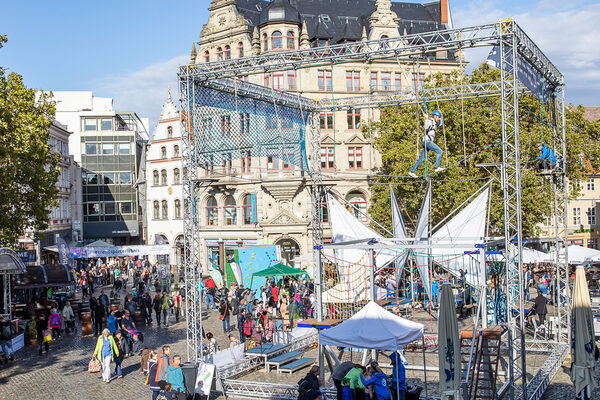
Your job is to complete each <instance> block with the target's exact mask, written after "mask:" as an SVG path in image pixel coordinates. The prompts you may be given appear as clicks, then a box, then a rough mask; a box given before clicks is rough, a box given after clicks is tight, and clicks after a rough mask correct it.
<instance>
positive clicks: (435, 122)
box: [408, 110, 445, 178]
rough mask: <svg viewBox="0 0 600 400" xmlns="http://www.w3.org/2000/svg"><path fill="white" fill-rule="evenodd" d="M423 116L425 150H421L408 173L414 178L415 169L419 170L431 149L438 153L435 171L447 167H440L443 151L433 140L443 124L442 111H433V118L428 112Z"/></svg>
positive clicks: (415, 175)
mask: <svg viewBox="0 0 600 400" xmlns="http://www.w3.org/2000/svg"><path fill="white" fill-rule="evenodd" d="M423 116H424V117H425V135H424V136H423V151H421V155H420V156H419V159H418V160H417V162H416V163H415V165H413V167H412V168H411V169H410V172H409V173H408V175H410V176H411V177H413V178H416V177H417V174H415V171H416V170H417V168H419V165H421V163H422V162H423V161H424V160H425V158H426V157H427V152H428V151H429V150H432V151H435V153H436V156H435V172H440V171H443V170H445V168H442V167H440V162H441V161H442V153H443V151H442V149H440V147H439V146H438V145H437V144H435V143H434V142H433V140H434V139H435V133H436V131H437V129H438V128H439V127H440V126H441V125H442V113H441V112H440V111H438V110H435V111H434V112H433V113H431V118H429V116H428V115H427V114H423Z"/></svg>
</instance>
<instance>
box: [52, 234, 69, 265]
mask: <svg viewBox="0 0 600 400" xmlns="http://www.w3.org/2000/svg"><path fill="white" fill-rule="evenodd" d="M56 247H57V248H58V262H59V263H61V264H62V265H69V263H70V261H71V253H70V252H69V246H67V242H65V239H63V238H61V237H59V238H57V239H56Z"/></svg>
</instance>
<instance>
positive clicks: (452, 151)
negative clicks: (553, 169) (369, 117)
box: [365, 64, 600, 236]
mask: <svg viewBox="0 0 600 400" xmlns="http://www.w3.org/2000/svg"><path fill="white" fill-rule="evenodd" d="M463 79H464V80H463V81H462V82H464V83H465V84H471V83H479V82H493V81H499V80H500V72H499V71H498V70H495V69H492V68H490V67H489V66H488V65H487V64H482V65H481V66H480V67H478V68H477V69H475V70H474V71H473V73H472V74H471V75H469V76H466V77H464V78H463ZM460 83H461V81H460V78H459V76H458V74H456V73H455V74H453V75H452V76H451V77H450V78H449V79H448V78H447V77H446V79H444V77H443V76H442V75H441V74H438V75H434V76H432V77H430V78H429V79H428V82H427V83H426V87H427V86H450V85H457V84H460ZM551 103H552V101H549V102H547V104H542V102H541V101H539V100H538V99H537V98H536V97H534V96H533V95H523V96H521V102H520V105H519V121H520V122H519V123H520V151H521V160H522V162H525V163H526V165H524V167H523V168H522V187H523V190H522V216H523V232H524V235H525V236H532V235H534V234H535V226H536V224H538V223H540V222H541V221H543V217H544V216H550V215H552V209H553V195H552V183H551V180H550V178H548V177H543V176H540V174H539V171H538V170H536V169H535V168H534V164H536V163H535V161H534V160H535V158H536V157H537V156H538V155H539V152H538V149H537V145H538V144H540V143H541V142H544V143H545V144H547V145H548V146H549V147H550V148H553V146H554V135H555V133H554V131H555V129H560V128H556V126H557V125H560V122H558V121H556V118H558V117H557V116H555V115H553V114H554V113H551V111H552V110H553V109H554V107H553V106H552V105H551ZM500 104H501V99H500V97H499V96H496V97H487V98H477V99H458V100H454V101H444V102H436V101H435V100H434V101H433V102H429V103H428V104H427V107H428V111H429V113H431V112H432V111H433V110H434V109H439V110H440V111H441V112H442V114H443V116H444V127H443V128H440V129H438V132H437V135H436V139H435V142H436V143H437V144H438V145H439V146H440V147H441V148H442V150H444V155H443V158H442V164H441V166H442V167H448V169H447V170H446V171H443V172H440V173H435V174H433V175H432V195H433V197H432V198H433V201H432V212H433V215H432V220H433V223H434V225H435V224H436V223H437V222H439V221H441V220H442V219H443V218H444V217H445V216H446V215H448V213H450V212H451V211H452V210H454V209H455V208H456V207H458V206H459V205H460V204H461V203H463V202H464V201H465V200H466V199H467V198H468V197H469V196H471V195H472V194H473V193H474V192H475V191H477V190H478V189H479V188H480V187H481V186H482V185H483V184H485V183H486V182H487V181H488V180H489V179H490V178H491V177H492V176H491V175H490V172H491V173H492V174H494V175H495V176H496V177H497V178H498V180H495V181H494V183H493V184H492V199H491V211H490V232H489V234H490V235H503V233H504V231H503V229H504V228H503V227H504V225H503V219H504V217H503V216H504V212H503V205H504V200H503V194H502V191H501V188H500V184H499V177H500V174H499V169H498V168H495V167H492V168H488V169H487V170H486V169H484V168H478V167H476V166H475V165H476V164H481V163H499V162H501V161H502V147H501V138H502V131H501V129H502V125H501V115H502V114H501V106H500ZM583 111H584V108H583V107H582V106H579V107H572V106H571V107H568V108H567V113H566V128H567V131H566V133H567V170H568V176H569V181H570V182H576V181H579V180H580V179H581V178H582V176H583V174H585V173H588V172H591V171H592V170H594V169H597V168H598V167H599V166H600V157H599V156H600V141H599V139H600V124H598V123H592V122H589V121H587V120H586V119H585V118H584V117H583ZM422 112H423V105H422V104H421V105H416V106H403V107H401V108H399V107H389V108H386V109H385V110H383V111H382V114H381V117H380V120H379V121H377V122H372V123H371V124H370V126H368V127H365V132H371V134H372V135H373V141H374V144H375V147H376V148H377V150H378V151H379V153H380V154H381V158H382V168H381V170H380V171H379V177H378V178H377V180H376V183H375V184H374V186H373V197H372V201H371V205H370V208H369V212H370V214H371V216H372V217H373V218H374V219H375V220H377V221H378V222H380V223H382V224H383V225H384V226H386V227H391V213H390V194H389V185H392V187H393V188H394V190H395V193H396V196H397V198H398V200H399V202H400V205H401V207H402V208H404V212H405V219H406V221H405V222H406V224H407V226H408V227H409V228H410V227H413V226H414V224H416V218H417V216H418V213H419V209H420V205H421V202H422V200H423V197H424V194H425V191H426V183H425V179H422V178H421V179H413V178H407V175H408V172H409V170H410V168H411V166H412V165H413V163H414V162H415V160H416V159H417V156H418V151H419V152H420V151H421V138H422V136H423V116H422ZM542 121H543V123H542ZM557 134H559V135H560V132H557ZM434 160H435V153H434V152H430V153H429V163H428V170H429V172H432V171H433V169H434ZM425 164H426V163H425V162H424V163H423V164H422V165H421V166H420V167H419V169H418V170H417V174H419V175H421V176H422V175H424V174H425ZM573 195H577V193H576V192H575V191H574V192H573ZM407 217H408V218H407Z"/></svg>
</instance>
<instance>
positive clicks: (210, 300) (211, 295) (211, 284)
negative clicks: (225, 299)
mask: <svg viewBox="0 0 600 400" xmlns="http://www.w3.org/2000/svg"><path fill="white" fill-rule="evenodd" d="M204 288H205V292H206V309H207V310H210V309H211V305H212V309H213V310H216V309H217V307H216V306H215V294H216V293H217V285H216V284H215V281H214V280H213V278H208V279H207V280H206V283H205V284H204Z"/></svg>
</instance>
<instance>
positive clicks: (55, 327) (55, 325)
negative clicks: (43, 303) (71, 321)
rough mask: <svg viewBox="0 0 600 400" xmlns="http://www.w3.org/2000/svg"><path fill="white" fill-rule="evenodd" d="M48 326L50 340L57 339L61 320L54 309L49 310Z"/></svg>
mask: <svg viewBox="0 0 600 400" xmlns="http://www.w3.org/2000/svg"><path fill="white" fill-rule="evenodd" d="M48 326H50V328H52V338H53V339H58V338H59V337H60V327H61V326H62V319H61V318H60V314H59V313H57V312H56V308H53V309H52V310H50V318H49V319H48Z"/></svg>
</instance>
